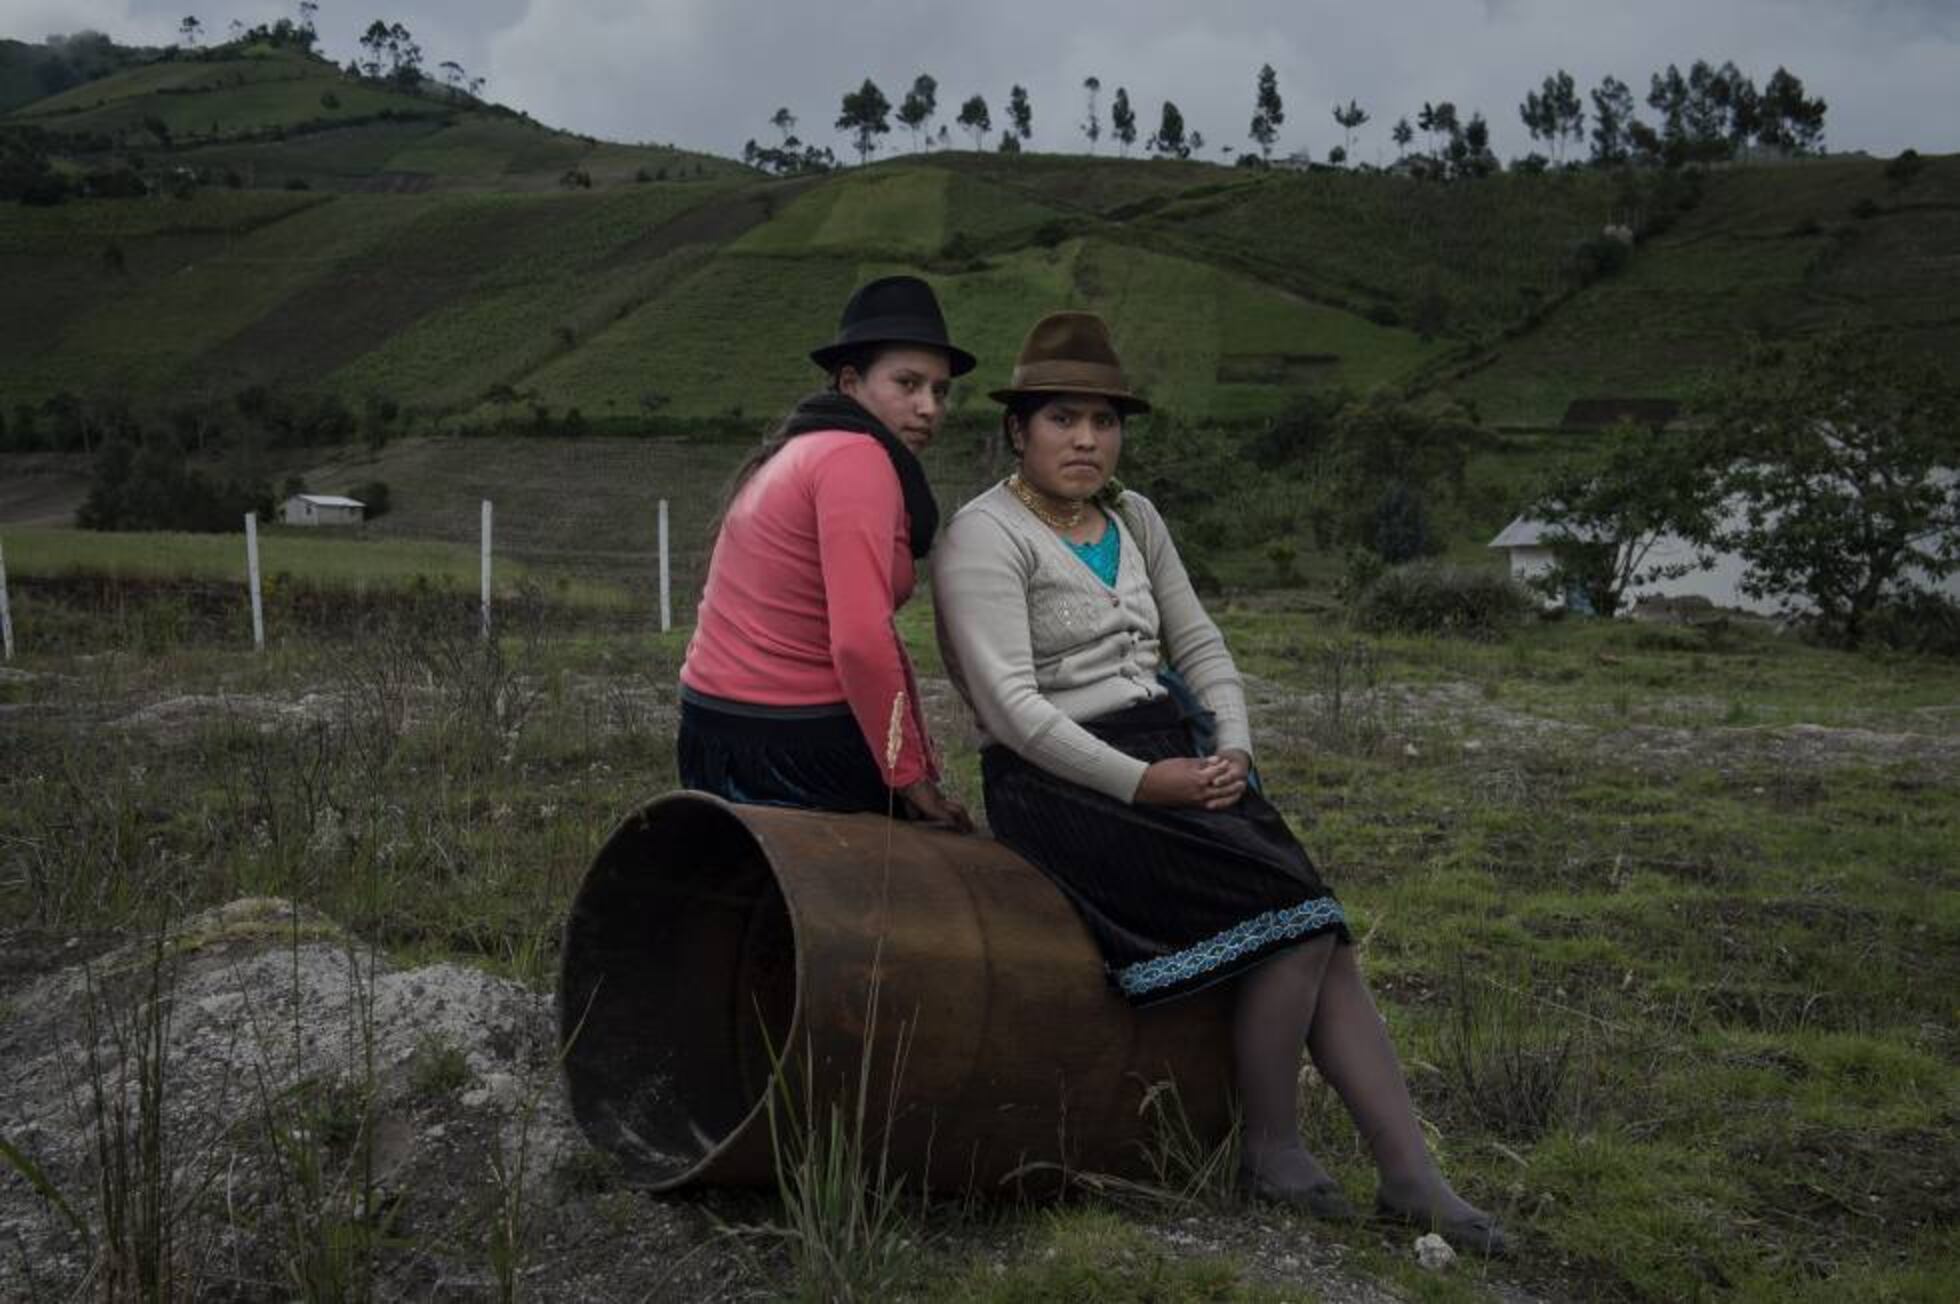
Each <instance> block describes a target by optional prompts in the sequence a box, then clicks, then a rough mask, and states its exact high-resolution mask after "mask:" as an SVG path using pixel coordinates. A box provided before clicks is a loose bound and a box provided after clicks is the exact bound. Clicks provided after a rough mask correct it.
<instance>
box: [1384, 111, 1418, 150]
mask: <svg viewBox="0 0 1960 1304" xmlns="http://www.w3.org/2000/svg"><path fill="white" fill-rule="evenodd" d="M1388 138H1389V139H1390V140H1392V141H1394V142H1395V157H1396V158H1401V157H1402V156H1403V155H1404V154H1406V153H1408V152H1409V142H1410V141H1412V140H1414V139H1415V138H1416V133H1415V131H1414V129H1412V128H1411V127H1410V126H1409V116H1408V115H1407V114H1406V113H1405V114H1403V115H1402V116H1401V117H1399V118H1397V119H1396V120H1395V127H1394V129H1393V130H1392V131H1390V132H1389V133H1388Z"/></svg>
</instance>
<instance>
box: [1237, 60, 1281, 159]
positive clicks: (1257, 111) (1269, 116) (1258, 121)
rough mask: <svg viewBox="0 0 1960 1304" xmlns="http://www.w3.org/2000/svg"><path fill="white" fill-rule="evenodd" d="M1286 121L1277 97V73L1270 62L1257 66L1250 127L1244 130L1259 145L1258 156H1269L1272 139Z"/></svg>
mask: <svg viewBox="0 0 1960 1304" xmlns="http://www.w3.org/2000/svg"><path fill="white" fill-rule="evenodd" d="M1285 121H1286V110H1285V108H1284V107H1283V106H1282V104H1281V103H1280V98H1279V74H1278V73H1276V72H1274V71H1273V65H1271V64H1270V63H1267V64H1261V65H1260V67H1259V85H1258V91H1257V94H1256V96H1255V98H1254V101H1253V110H1252V127H1251V129H1250V130H1248V131H1247V132H1246V135H1248V136H1250V137H1251V138H1252V139H1253V141H1254V143H1256V144H1257V145H1258V146H1259V157H1260V158H1271V157H1272V153H1273V141H1274V139H1275V138H1277V137H1278V135H1279V128H1280V124H1281V123H1283V122H1285Z"/></svg>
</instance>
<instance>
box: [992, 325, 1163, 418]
mask: <svg viewBox="0 0 1960 1304" xmlns="http://www.w3.org/2000/svg"><path fill="white" fill-rule="evenodd" d="M1023 394H1095V395H1098V396H1100V397H1102V398H1106V399H1108V400H1109V401H1110V402H1111V403H1113V404H1115V405H1116V410H1117V411H1119V412H1125V413H1134V412H1148V411H1149V410H1150V403H1149V402H1148V400H1145V399H1142V398H1139V397H1137V396H1136V395H1135V394H1132V393H1131V392H1130V382H1129V380H1128V379H1127V378H1126V377H1125V376H1124V375H1123V362H1122V360H1121V359H1120V358H1118V357H1117V356H1116V346H1115V345H1114V344H1112V343H1110V339H1109V325H1108V323H1106V322H1104V321H1103V319H1102V318H1100V317H1098V316H1096V314H1095V313H1093V312H1051V313H1049V314H1048V315H1047V316H1046V317H1043V318H1042V319H1041V320H1040V321H1038V322H1036V323H1035V324H1034V329H1033V330H1031V331H1029V332H1028V338H1027V342H1026V343H1025V344H1023V345H1021V356H1020V357H1018V358H1016V359H1015V360H1014V374H1013V375H1012V376H1010V377H1009V378H1008V381H1007V388H1005V389H997V390H995V391H993V393H992V394H990V395H988V397H989V398H992V399H993V400H994V401H995V402H998V403H1006V402H1009V401H1010V400H1012V399H1014V398H1016V397H1019V396H1020V395H1023Z"/></svg>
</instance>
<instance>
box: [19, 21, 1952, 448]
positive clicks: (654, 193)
mask: <svg viewBox="0 0 1960 1304" xmlns="http://www.w3.org/2000/svg"><path fill="white" fill-rule="evenodd" d="M23 48H29V47H23ZM6 66H8V65H6V64H5V63H4V62H0V68H4V67H6ZM425 85H426V84H425ZM23 126H25V127H34V128H39V129H41V130H43V131H47V132H52V133H55V134H54V135H53V137H52V138H51V139H53V140H54V142H55V144H54V147H53V148H54V151H55V154H56V163H57V165H58V166H59V167H60V168H62V169H65V170H66V171H68V172H69V173H71V174H75V175H83V174H87V173H90V172H101V171H102V170H104V169H113V168H121V167H129V166H135V165H140V168H141V170H142V171H143V173H144V175H145V177H146V179H148V180H149V181H150V182H151V183H152V185H153V186H154V187H155V188H156V189H158V190H160V191H161V190H171V191H174V192H188V193H187V194H186V197H182V198H177V197H169V198H165V197H162V196H161V195H152V196H150V197H146V198H137V199H86V198H84V199H71V200H69V201H67V202H65V203H60V204H57V205H54V206H51V207H32V206H22V205H5V206H0V309H3V310H4V311H0V393H3V394H4V398H5V403H4V406H5V407H7V408H12V407H15V406H18V405H20V404H28V405H34V404H40V403H43V402H45V401H47V400H48V399H50V398H52V397H54V396H56V395H58V394H62V393H68V394H73V395H77V396H80V397H82V398H84V399H88V398H92V397H99V396H101V395H104V394H112V395H117V396H121V397H125V398H128V399H129V400H131V401H132V402H134V403H135V404H137V405H138V406H143V405H158V406H161V405H168V404H172V403H181V402H183V401H185V400H187V399H189V400H193V401H197V400H208V399H213V398H222V397H224V396H226V395H228V394H230V393H233V392H235V391H237V390H239V389H241V388H243V387H245V386H248V385H267V386H272V387H275V388H280V389H285V390H291V391H295V392H308V391H310V392H320V393H330V394H334V395H338V396H339V397H341V398H342V399H343V400H345V401H347V402H349V403H351V404H359V403H361V402H363V401H365V400H366V399H367V398H368V396H371V395H384V396H387V397H388V398H391V399H393V400H395V401H396V402H399V403H401V404H403V405H405V406H407V407H409V408H411V409H414V410H415V411H417V412H419V413H421V414H423V416H424V418H425V419H426V420H430V421H434V422H435V423H437V424H438V425H448V426H455V427H461V426H481V425H483V424H485V423H491V424H504V425H511V424H515V423H518V422H520V421H521V420H522V419H524V418H525V416H526V415H527V414H529V413H532V412H534V411H535V410H536V409H538V408H544V409H548V410H549V411H550V412H553V413H559V414H562V413H564V412H566V411H568V410H571V409H576V410H577V411H578V412H579V414H580V417H581V418H582V419H583V421H584V422H585V423H586V424H587V425H588V427H596V428H599V429H610V430H616V431H619V432H622V433H628V432H632V431H634V430H636V429H641V428H645V427H646V426H647V424H648V418H649V417H657V420H658V423H659V424H660V427H661V428H664V429H671V428H672V423H676V422H678V423H683V424H685V423H687V422H690V421H698V420H703V419H713V420H715V421H718V422H723V421H728V420H731V419H732V420H734V421H736V422H738V423H741V425H742V427H743V428H752V426H753V424H754V422H755V421H757V420H760V419H761V418H762V416H763V414H766V413H769V412H772V411H775V410H777V409H779V408H780V407H781V406H782V405H783V404H784V403H786V402H787V401H788V400H789V399H790V398H791V397H792V396H793V395H794V394H796V393H797V392H798V391H799V390H800V389H802V388H804V387H806V386H807V385H809V384H810V382H811V381H812V380H813V379H814V377H813V373H812V372H811V369H810V368H809V366H808V365H807V362H806V361H805V360H804V356H803V355H804V353H805V351H806V350H807V349H808V348H809V347H810V346H811V344H813V343H815V342H817V341H820V340H822V339H823V338H825V337H826V336H827V335H828V333H829V330H830V327H831V324H832V322H833V320H834V315H835V313H836V311H837V307H838V305H839V303H840V302H841V300H842V298H843V297H844V295H845V294H846V293H847V292H848V291H849V289H850V287H851V286H852V285H854V284H856V283H857V282H859V281H861V280H863V279H864V278H866V277H868V276H871V275H874V274H877V273H879V272H884V271H891V270H901V269H902V270H912V271H916V272H918V273H920V274H923V275H925V276H927V277H928V278H929V279H931V280H932V281H933V282H934V283H935V284H936V285H937V286H938V288H939V289H940V291H941V292H942V294H943V296H944V298H945V302H946V305H947V310H948V313H949V316H950V318H951V320H952V324H953V327H954V329H955V331H956V333H957V334H958V336H959V337H960V338H961V340H962V341H963V342H964V343H966V344H967V345H968V346H969V347H971V348H972V349H973V350H974V351H975V352H976V353H978V354H979V355H980V356H981V358H982V363H983V365H982V368H981V370H980V372H979V373H978V374H977V375H976V376H975V378H974V383H970V384H967V385H965V386H963V387H962V389H961V391H960V393H959V395H958V397H957V399H956V402H957V404H958V405H959V407H961V408H962V409H964V410H968V411H974V412H978V411H982V410H984V409H985V403H984V400H983V399H982V398H981V395H982V394H983V393H984V390H985V389H986V388H987V387H988V386H990V385H991V384H992V383H995V382H996V381H997V380H998V379H999V378H1000V377H1001V375H1002V374H1003V373H1004V372H1005V370H1006V369H1007V367H1008V365H1009V364H1010V362H1011V359H1012V356H1013V354H1014V352H1015V350H1016V349H1017V347H1018V345H1019V342H1020V338H1021V335H1022V333H1023V332H1024V331H1025V329H1026V327H1027V325H1028V324H1029V323H1030V322H1031V321H1032V320H1033V319H1034V317H1035V316H1037V315H1038V314H1039V313H1041V312H1043V311H1046V310H1049V309H1053V308H1057V307H1071V306H1072V307H1087V308H1092V309H1094V310H1096V311H1099V312H1102V313H1104V314H1106V315H1107V316H1108V317H1109V318H1110V319H1111V321H1112V322H1113V323H1114V326H1115V329H1116V332H1117V335H1118V339H1119V342H1120V343H1121V344H1122V345H1123V347H1124V348H1125V350H1126V353H1127V356H1128V358H1129V359H1130V362H1131V364H1132V367H1133V369H1134V371H1135V372H1136V375H1137V379H1138V381H1139V382H1140V383H1141V384H1143V385H1144V386H1145V387H1146V388H1147V389H1148V391H1149V392H1150V393H1151V395H1152V396H1153V398H1154V399H1155V400H1156V401H1157V402H1158V404H1159V405H1160V407H1162V408H1163V409H1165V410H1166V411H1167V412H1168V413H1169V414H1170V415H1171V416H1172V417H1179V418H1191V419H1200V420H1214V421H1239V420H1253V419H1259V418H1263V417H1266V416H1269V415H1271V414H1274V413H1276V412H1278V411H1280V410H1282V409H1283V408H1285V407H1286V406H1288V405H1289V404H1291V403H1292V402H1294V401H1295V400H1296V399H1297V397H1298V395H1299V394H1300V393H1301V392H1302V391H1303V390H1306V389H1312V388H1316V387H1328V386H1342V387H1346V388H1350V389H1354V390H1368V389H1372V388H1376V387H1381V386H1391V387H1396V388H1400V389H1403V390H1406V391H1411V392H1423V391H1434V392H1437V393H1440V394H1444V395H1448V396H1451V397H1454V398H1458V399H1462V400H1464V401H1466V402H1467V403H1468V404H1470V405H1471V406H1472V409H1473V410H1474V411H1475V412H1477V413H1478V414H1479V415H1480V416H1481V417H1482V418H1483V419H1485V420H1486V421H1493V422H1497V423H1500V424H1509V425H1515V426H1523V427H1534V428H1547V427H1550V426H1553V425H1555V424H1557V422H1558V420H1559V418H1560V416H1561V414H1562V413H1563V411H1564V409H1565V406H1566V405H1567V404H1568V403H1569V402H1571V401H1572V400H1573V399H1575V398H1583V397H1588V396H1633V397H1671V396H1676V397H1678V396H1681V395H1683V394H1685V393H1687V392H1688V391H1689V390H1690V389H1691V387H1692V386H1693V385H1694V384H1695V383H1696V381H1697V379H1698V378H1699V376H1700V375H1701V374H1702V373H1703V372H1704V371H1706V370H1707V369H1708V368H1710V367H1714V366H1719V365H1721V364H1722V363H1723V362H1724V360H1726V359H1727V358H1728V357H1730V356H1731V355H1732V354H1733V353H1734V351H1735V350H1736V349H1737V348H1738V347H1739V345H1740V344H1741V343H1742V341H1743V340H1744V339H1745V338H1746V337H1747V336H1749V335H1751V334H1757V335H1766V336H1771V337H1776V336H1786V335H1795V334H1801V333H1804V332H1808V331H1810V330H1813V329H1816V328H1818V327H1821V326H1823V325H1825V324H1827V323H1829V322H1831V321H1834V320H1837V319H1839V318H1849V319H1851V320H1853V321H1856V322H1861V323H1869V324H1874V325H1881V326H1884V327H1887V328H1890V329H1892V330H1894V331H1896V332H1897V333H1898V334H1899V336H1900V337H1901V339H1902V341H1903V343H1904V344H1905V346H1906V347H1909V348H1916V349H1920V350H1922V351H1924V352H1925V353H1926V354H1927V355H1928V356H1929V357H1937V358H1949V357H1952V356H1956V355H1957V354H1956V350H1955V348H1954V346H1955V344H1956V343H1960V339H1956V337H1955V320H1956V318H1955V315H1954V313H1953V312H1952V310H1951V309H1950V307H1949V305H1950V304H1951V303H1953V302H1956V301H1960V295H1957V294H1956V291H1960V264H1956V261H1955V259H1954V257H1953V252H1952V251H1953V250H1954V249H1956V248H1960V164H1956V162H1955V160H1953V159H1951V158H1941V159H1934V160H1931V161H1930V162H1929V165H1928V166H1926V167H1925V168H1924V169H1923V170H1922V171H1921V172H1920V173H1919V174H1918V175H1917V176H1915V177H1912V178H1910V179H1906V180H1901V179H1899V178H1897V177H1896V176H1895V177H1892V178H1889V179H1888V176H1887V174H1886V171H1885V168H1884V165H1883V164H1881V163H1879V162H1875V161H1870V160H1849V159H1847V160H1830V161H1822V162H1811V163H1806V164H1803V165H1793V166H1754V167H1737V168H1732V169H1727V170H1721V171H1715V172H1710V173H1707V174H1705V175H1703V176H1701V177H1700V179H1699V180H1698V181H1695V182H1687V181H1683V180H1682V179H1681V178H1680V177H1679V176H1674V175H1647V176H1632V177H1617V176H1607V175H1598V174H1591V173H1581V174H1562V175H1561V174H1553V175H1541V176H1530V175H1500V176H1496V177H1491V178H1488V179H1485V180H1482V181H1479V182H1474V183H1459V184H1454V185H1447V186H1446V185H1440V184H1432V183H1422V182H1417V181H1413V180H1410V179H1407V178H1404V177H1400V176H1396V175H1392V174H1384V173H1366V174H1363V173H1346V172H1333V171H1315V172H1311V173H1304V174H1302V173H1288V172H1280V171H1272V172H1265V171H1253V170H1237V169H1224V168H1219V167H1215V166H1211V165H1206V164H1200V163H1190V162H1184V163H1172V162H1156V161H1142V160H1123V159H1113V158H1069V157H1060V156H1041V155H1022V156H1017V157H1006V156H999V155H989V154H974V153H939V154H930V155H912V156H906V157H903V158H899V159H895V160H891V161H888V162H884V163H880V164H877V165H874V166H872V167H869V168H862V169H850V170H847V171H843V172H839V173H832V174H828V175H825V176H822V177H818V178H801V179H796V180H787V181H786V180H776V179H770V178H766V177H763V176H761V175H760V174H758V173H756V172H754V171H752V170H750V169H748V168H745V167H742V166H740V165H738V164H735V163H732V162H729V161H727V160H722V159H714V158H711V157H709V156H704V155H694V154H687V153H684V152H681V151H675V150H670V149H664V148H661V147H654V146H627V145H616V144H606V143H601V142H596V141H592V140H590V139H588V138H584V137H579V136H575V135H569V134H566V133H563V132H556V131H551V130H549V129H547V128H545V127H542V126H539V125H538V124H536V123H533V122H531V121H529V120H528V119H526V118H524V117H522V116H521V115H517V114H513V113H511V112H510V111H509V110H505V109H501V108H498V107H495V106H489V105H483V104H479V103H477V102H476V101H474V100H471V99H469V98H468V97H466V96H463V95H461V94H460V93H457V92H451V91H448V90H445V89H433V90H427V91H415V92H410V91H405V90H403V89H401V88H399V87H397V86H395V85H393V84H392V83H381V82H374V81H368V80H364V79H358V78H353V77H349V76H348V75H347V74H346V73H345V72H344V71H342V70H341V69H339V68H337V67H335V66H334V65H333V64H332V63H329V62H327V61H325V60H322V59H318V58H315V57H313V56H311V55H308V54H305V53H302V52H299V51H296V50H292V49H282V48H275V47H273V46H270V45H256V46H246V47H226V48H225V49H224V50H223V51H222V52H215V53H212V54H209V55H206V56H204V57H182V58H174V59H169V60H157V61H153V62H149V63H142V64H138V65H136V66H132V67H125V68H121V69H119V70H116V71H112V72H110V73H109V74H108V75H106V76H103V77H100V78H97V79H95V80H93V81H90V82H87V83H85V84H83V85H79V86H74V87H70V88H68V89H65V90H63V91H61V92H60V93H58V94H54V95H50V96H43V97H40V98H37V99H34V100H32V101H31V102H29V103H26V104H23V105H20V106H19V107H17V108H16V109H14V110H13V111H12V112H11V113H8V114H6V115H5V116H0V130H6V129H13V128H19V127H23ZM190 178H196V180H195V181H192V180H190ZM1609 223H1625V224H1627V225H1629V226H1632V227H1635V228H1636V229H1638V230H1639V231H1640V232H1641V234H1642V238H1641V240H1640V241H1639V243H1638V245H1637V246H1636V247H1635V248H1633V249H1632V251H1631V252H1630V255H1628V256H1627V257H1626V258H1625V265H1624V266H1623V267H1604V268H1602V267H1601V265H1600V263H1599V258H1600V257H1601V255H1600V254H1599V252H1598V247H1599V245H1600V242H1601V231H1602V229H1603V228H1604V227H1605V226H1606V225H1607V224H1609ZM1608 252H1609V253H1612V254H1614V255H1615V256H1616V257H1617V252H1618V251H1608Z"/></svg>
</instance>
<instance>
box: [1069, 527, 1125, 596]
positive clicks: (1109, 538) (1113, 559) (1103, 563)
mask: <svg viewBox="0 0 1960 1304" xmlns="http://www.w3.org/2000/svg"><path fill="white" fill-rule="evenodd" d="M1062 542H1063V543H1066V544H1067V545H1068V546H1069V551H1070V552H1072V553H1074V554H1075V555H1076V556H1078V557H1080V558H1081V559H1082V562H1083V564H1084V565H1086V566H1087V567H1088V568H1089V569H1090V570H1092V571H1094V572H1095V573H1096V578H1097V579H1099V580H1101V581H1102V582H1103V583H1104V584H1107V585H1108V586H1109V587H1110V588H1112V589H1113V588H1115V587H1116V575H1117V570H1118V568H1119V567H1120V566H1121V565H1122V564H1123V538H1122V536H1121V535H1119V534H1117V533H1116V522H1115V521H1114V520H1108V519H1105V521H1104V524H1103V532H1102V538H1100V539H1097V540H1096V541H1095V542H1094V543H1077V542H1076V541H1075V540H1073V539H1063V540H1062Z"/></svg>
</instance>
